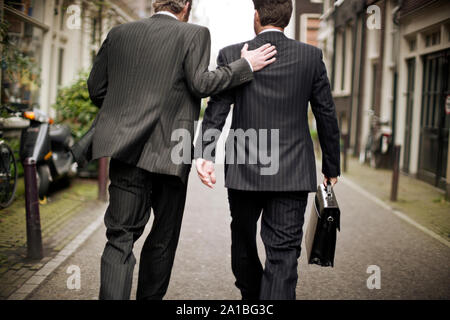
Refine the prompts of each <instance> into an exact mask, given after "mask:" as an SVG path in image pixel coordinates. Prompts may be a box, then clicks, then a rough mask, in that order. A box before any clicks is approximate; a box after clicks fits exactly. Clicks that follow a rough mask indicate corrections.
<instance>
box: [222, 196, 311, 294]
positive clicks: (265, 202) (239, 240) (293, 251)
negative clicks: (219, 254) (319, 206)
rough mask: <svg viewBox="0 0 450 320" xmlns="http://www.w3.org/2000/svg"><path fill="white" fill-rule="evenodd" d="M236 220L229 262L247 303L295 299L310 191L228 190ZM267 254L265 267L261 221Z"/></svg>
mask: <svg viewBox="0 0 450 320" xmlns="http://www.w3.org/2000/svg"><path fill="white" fill-rule="evenodd" d="M228 200H229V203H230V210H231V216H232V222H231V239H232V243H231V260H232V269H233V273H234V276H235V278H236V286H237V287H238V289H239V290H240V291H241V294H242V299H243V300H259V299H260V300H295V298H296V295H295V289H296V286H297V281H298V272H297V266H298V258H299V257H300V250H301V242H302V236H303V230H302V228H303V223H304V215H305V209H306V205H307V202H308V192H253V191H239V190H233V189H228ZM261 216H262V219H261V238H262V240H263V243H264V247H265V250H266V264H265V268H264V269H263V267H262V264H261V261H260V259H259V256H258V250H257V245H256V232H257V222H258V220H259V218H260V217H261Z"/></svg>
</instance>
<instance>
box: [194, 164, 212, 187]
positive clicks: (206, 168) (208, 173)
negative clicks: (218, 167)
mask: <svg viewBox="0 0 450 320" xmlns="http://www.w3.org/2000/svg"><path fill="white" fill-rule="evenodd" d="M195 166H196V167H197V173H198V177H199V178H200V180H202V182H203V184H204V185H205V186H207V187H209V188H211V189H213V188H214V185H215V184H216V173H215V169H214V163H213V162H211V161H207V160H205V159H197V160H195Z"/></svg>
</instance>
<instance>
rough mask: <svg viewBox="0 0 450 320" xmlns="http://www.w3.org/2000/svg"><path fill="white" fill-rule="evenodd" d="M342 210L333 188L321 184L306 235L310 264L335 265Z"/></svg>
mask: <svg viewBox="0 0 450 320" xmlns="http://www.w3.org/2000/svg"><path fill="white" fill-rule="evenodd" d="M340 220H341V212H340V210H339V205H338V203H337V200H336V196H335V194H334V191H333V188H332V187H331V184H330V183H329V184H328V185H327V186H326V187H325V186H324V185H320V186H319V188H318V190H317V194H316V197H315V199H314V205H313V208H312V212H311V216H310V220H309V224H308V229H307V231H306V235H305V244H306V251H307V256H308V263H309V264H317V265H320V266H322V267H333V266H334V255H335V251H336V236H337V230H339V231H340V228H341V226H340Z"/></svg>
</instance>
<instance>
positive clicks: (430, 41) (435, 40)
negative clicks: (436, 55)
mask: <svg viewBox="0 0 450 320" xmlns="http://www.w3.org/2000/svg"><path fill="white" fill-rule="evenodd" d="M440 43H441V31H440V30H439V31H436V32H433V33H430V34H427V35H425V46H426V47H427V48H428V47H432V46H436V45H438V44H440Z"/></svg>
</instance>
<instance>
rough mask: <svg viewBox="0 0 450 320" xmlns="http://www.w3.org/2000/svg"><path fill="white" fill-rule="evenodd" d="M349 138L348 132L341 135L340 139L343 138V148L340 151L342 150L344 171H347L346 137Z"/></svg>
mask: <svg viewBox="0 0 450 320" xmlns="http://www.w3.org/2000/svg"><path fill="white" fill-rule="evenodd" d="M348 138H349V136H348V134H345V135H342V139H343V140H344V150H343V151H342V152H343V158H344V159H343V162H344V163H343V167H344V168H343V169H344V172H347V169H348V142H349V141H348V140H349V139H348Z"/></svg>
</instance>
